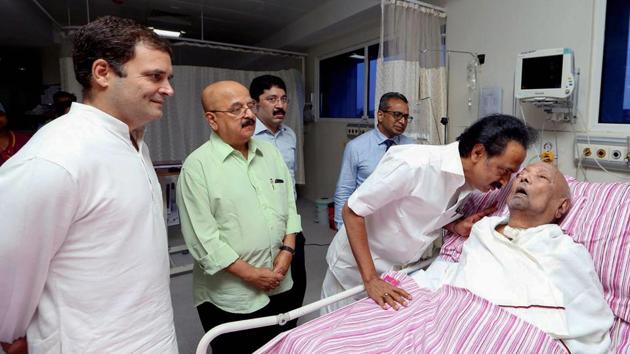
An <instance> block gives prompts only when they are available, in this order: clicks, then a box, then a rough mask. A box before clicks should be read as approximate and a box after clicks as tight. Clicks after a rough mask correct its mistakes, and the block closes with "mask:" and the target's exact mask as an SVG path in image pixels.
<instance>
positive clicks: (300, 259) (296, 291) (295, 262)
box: [286, 232, 306, 328]
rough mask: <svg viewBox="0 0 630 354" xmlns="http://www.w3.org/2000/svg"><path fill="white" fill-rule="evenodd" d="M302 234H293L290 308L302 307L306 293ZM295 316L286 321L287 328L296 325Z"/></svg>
mask: <svg viewBox="0 0 630 354" xmlns="http://www.w3.org/2000/svg"><path fill="white" fill-rule="evenodd" d="M305 241H306V240H305V238H304V234H302V233H301V232H300V233H298V234H297V235H296V236H295V255H293V259H292V260H291V276H292V277H293V287H292V288H291V290H289V291H288V293H289V299H288V301H290V302H291V310H293V309H296V308H298V307H302V304H303V302H304V294H306V262H305V259H304V243H305ZM297 321H298V320H297V318H296V319H295V320H293V321H290V322H287V324H286V327H287V328H295V327H296V326H297Z"/></svg>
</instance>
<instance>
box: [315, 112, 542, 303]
mask: <svg viewBox="0 0 630 354" xmlns="http://www.w3.org/2000/svg"><path fill="white" fill-rule="evenodd" d="M458 139H459V141H458V142H455V143H452V144H449V145H440V146H431V145H402V146H393V147H392V148H391V149H389V151H388V152H387V153H386V154H385V156H384V157H383V159H382V160H381V162H380V163H379V165H378V166H377V167H376V169H375V170H374V172H373V173H372V174H371V175H370V176H369V177H368V178H367V179H366V180H365V182H364V183H363V184H362V185H361V186H359V188H358V189H357V190H356V191H355V192H354V193H353V194H352V196H350V199H349V200H348V202H347V204H346V206H345V207H344V212H343V213H344V227H342V228H341V229H340V230H339V232H338V233H337V235H335V238H334V239H333V241H332V243H331V245H330V247H329V249H328V253H327V255H326V261H327V262H328V271H327V273H326V276H325V278H324V283H323V286H322V297H328V296H331V295H334V294H336V293H339V292H341V291H343V290H346V289H349V288H352V287H354V286H356V285H360V284H362V283H363V284H365V287H366V290H367V294H368V296H370V297H371V298H372V299H374V301H376V302H377V303H378V304H379V305H381V306H382V307H384V308H386V307H394V308H398V304H404V303H405V301H407V300H409V295H408V294H407V293H406V292H405V291H404V290H402V289H400V288H397V287H395V286H393V285H391V284H388V283H386V282H383V281H382V280H380V279H379V274H381V273H383V272H386V271H390V270H396V269H401V268H404V267H406V266H407V265H408V264H409V263H414V262H417V261H418V260H420V258H421V256H422V254H423V253H424V252H425V251H426V250H427V248H428V247H430V245H431V244H432V243H433V241H434V240H435V239H436V238H437V237H438V236H439V235H440V230H441V229H442V228H443V227H446V228H449V229H450V230H452V231H454V232H457V233H459V234H462V235H468V232H469V231H470V227H471V225H472V222H474V221H476V220H479V219H480V218H481V217H482V216H485V215H487V214H488V213H490V212H492V211H493V209H492V208H490V209H487V210H484V211H482V212H480V213H479V214H476V215H473V216H470V217H468V218H466V219H460V218H461V215H460V214H459V213H458V209H459V207H460V206H461V205H462V203H463V201H464V199H465V198H466V196H467V195H468V194H469V193H470V192H471V191H473V190H481V191H484V192H485V191H488V190H490V189H493V188H497V187H500V186H502V185H505V184H507V182H508V181H509V179H510V178H511V175H512V173H513V172H515V171H517V170H518V169H519V167H520V164H521V163H522V162H523V159H524V158H525V149H526V147H527V146H528V145H529V142H530V141H531V137H530V132H529V131H528V129H527V128H526V126H525V124H523V122H522V121H521V120H519V119H517V118H514V117H511V116H504V115H496V116H489V117H486V118H483V119H481V120H479V121H477V122H476V123H475V124H473V125H472V126H471V127H470V128H468V129H467V130H466V131H465V132H464V133H463V134H462V135H461V136H460V138H458ZM348 221H350V222H348ZM352 300H353V299H348V301H346V302H339V303H336V304H333V305H330V306H329V307H327V308H326V309H324V310H323V311H322V312H328V311H331V310H334V309H336V308H338V307H340V306H343V305H345V304H346V303H347V302H351V301H352Z"/></svg>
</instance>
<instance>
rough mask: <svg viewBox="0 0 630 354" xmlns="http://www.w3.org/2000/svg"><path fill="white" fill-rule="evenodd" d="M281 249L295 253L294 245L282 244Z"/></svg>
mask: <svg viewBox="0 0 630 354" xmlns="http://www.w3.org/2000/svg"><path fill="white" fill-rule="evenodd" d="M280 251H287V252H289V253H291V255H292V256H293V255H295V249H294V248H293V247H289V246H287V245H282V246H280Z"/></svg>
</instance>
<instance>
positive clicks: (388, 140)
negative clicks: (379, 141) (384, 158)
mask: <svg viewBox="0 0 630 354" xmlns="http://www.w3.org/2000/svg"><path fill="white" fill-rule="evenodd" d="M383 144H385V151H387V150H389V148H390V147H392V145H394V144H396V142H395V141H393V140H392V139H387V140H385V141H384V142H383Z"/></svg>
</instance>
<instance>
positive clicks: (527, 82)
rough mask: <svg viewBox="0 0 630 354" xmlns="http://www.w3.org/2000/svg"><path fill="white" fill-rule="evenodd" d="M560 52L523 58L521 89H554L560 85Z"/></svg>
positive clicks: (561, 57) (561, 58)
mask: <svg viewBox="0 0 630 354" xmlns="http://www.w3.org/2000/svg"><path fill="white" fill-rule="evenodd" d="M562 61H563V56H562V54H559V55H549V56H545V57H535V58H523V67H522V70H521V89H522V90H536V89H554V88H561V86H562Z"/></svg>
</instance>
